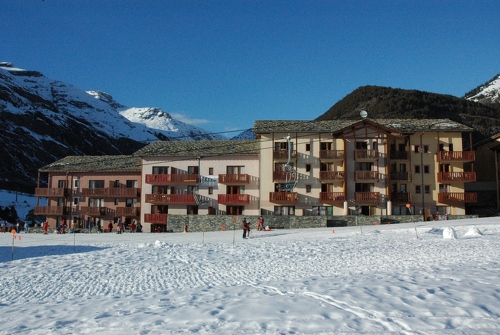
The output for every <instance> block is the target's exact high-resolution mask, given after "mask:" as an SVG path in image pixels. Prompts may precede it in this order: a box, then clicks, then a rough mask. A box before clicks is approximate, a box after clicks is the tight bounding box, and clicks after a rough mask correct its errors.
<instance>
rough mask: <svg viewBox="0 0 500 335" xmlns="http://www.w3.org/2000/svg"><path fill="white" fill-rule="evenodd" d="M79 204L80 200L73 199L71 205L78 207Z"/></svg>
mask: <svg viewBox="0 0 500 335" xmlns="http://www.w3.org/2000/svg"><path fill="white" fill-rule="evenodd" d="M79 202H80V198H73V205H75V206H78V203H79Z"/></svg>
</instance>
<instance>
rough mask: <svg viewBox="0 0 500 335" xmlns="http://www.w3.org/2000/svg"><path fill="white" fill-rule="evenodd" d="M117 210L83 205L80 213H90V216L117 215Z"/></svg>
mask: <svg viewBox="0 0 500 335" xmlns="http://www.w3.org/2000/svg"><path fill="white" fill-rule="evenodd" d="M115 213H116V210H114V209H111V208H108V207H97V206H81V207H80V214H82V215H90V216H110V215H113V216H114V215H115Z"/></svg>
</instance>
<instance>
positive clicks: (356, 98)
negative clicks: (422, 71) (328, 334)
mask: <svg viewBox="0 0 500 335" xmlns="http://www.w3.org/2000/svg"><path fill="white" fill-rule="evenodd" d="M362 110H366V111H367V112H368V117H371V118H410V119H412V118H415V119H423V118H430V119H437V118H448V119H450V120H453V121H457V122H460V123H463V124H465V125H468V126H471V127H473V128H474V129H475V132H474V142H476V141H479V140H482V139H484V138H486V137H489V136H492V135H495V134H497V133H498V132H500V118H499V117H500V108H496V107H493V106H486V105H484V104H480V103H477V102H472V101H469V100H466V99H462V98H457V97H454V96H451V95H444V94H437V93H429V92H423V91H417V90H403V89H395V88H390V87H381V86H362V87H360V88H358V89H356V90H354V91H353V92H352V93H350V94H348V95H347V96H346V97H345V98H344V99H342V100H340V101H339V102H337V103H336V104H335V105H333V106H332V107H331V108H330V109H329V110H328V111H326V113H324V114H323V115H321V116H319V117H318V118H317V119H316V120H331V119H347V118H357V117H359V112H360V111H362Z"/></svg>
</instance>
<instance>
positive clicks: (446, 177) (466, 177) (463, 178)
mask: <svg viewBox="0 0 500 335" xmlns="http://www.w3.org/2000/svg"><path fill="white" fill-rule="evenodd" d="M437 181H438V182H439V183H452V182H474V181H476V172H438V174H437Z"/></svg>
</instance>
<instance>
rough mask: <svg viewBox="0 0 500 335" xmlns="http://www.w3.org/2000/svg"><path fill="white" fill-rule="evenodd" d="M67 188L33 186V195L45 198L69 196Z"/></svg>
mask: <svg viewBox="0 0 500 335" xmlns="http://www.w3.org/2000/svg"><path fill="white" fill-rule="evenodd" d="M69 194H70V192H69V189H68V188H42V187H37V188H35V195H36V196H38V197H47V198H51V197H53V198H67V197H69Z"/></svg>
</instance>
